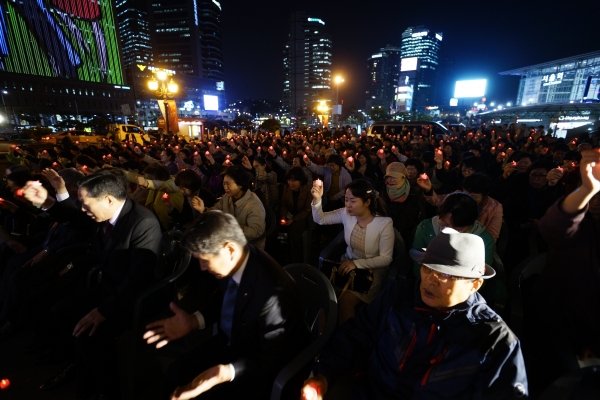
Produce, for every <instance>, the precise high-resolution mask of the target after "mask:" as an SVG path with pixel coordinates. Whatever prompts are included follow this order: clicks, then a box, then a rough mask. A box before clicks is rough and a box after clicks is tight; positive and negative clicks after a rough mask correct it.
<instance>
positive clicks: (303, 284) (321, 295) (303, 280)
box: [271, 264, 338, 400]
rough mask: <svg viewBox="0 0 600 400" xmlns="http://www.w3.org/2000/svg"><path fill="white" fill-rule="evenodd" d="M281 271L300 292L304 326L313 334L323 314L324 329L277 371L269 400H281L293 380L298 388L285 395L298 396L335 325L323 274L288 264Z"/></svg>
mask: <svg viewBox="0 0 600 400" xmlns="http://www.w3.org/2000/svg"><path fill="white" fill-rule="evenodd" d="M285 270H286V271H287V272H288V273H289V274H290V275H291V277H292V278H294V280H295V281H296V285H297V286H298V289H299V290H300V297H301V298H300V301H301V304H302V309H303V312H304V320H305V322H306V324H307V326H308V327H309V328H310V329H311V331H312V332H314V331H315V328H317V327H318V325H319V324H318V321H319V314H320V313H323V316H324V317H325V327H324V329H323V331H322V332H318V333H317V335H316V338H315V339H314V340H313V341H312V342H311V343H310V344H309V345H308V346H307V347H306V348H305V349H304V350H303V351H302V352H301V353H300V354H298V355H297V356H296V357H295V358H294V359H293V360H292V361H291V362H290V363H289V364H288V365H286V366H285V367H284V368H283V369H282V370H281V371H280V372H279V374H278V375H277V378H276V379H275V382H274V383H273V389H272V392H271V400H279V399H281V396H282V393H283V389H284V387H285V386H286V384H287V383H288V382H290V381H291V380H292V379H294V378H295V379H294V383H298V384H299V386H298V387H296V385H294V387H293V388H291V387H290V388H289V389H288V390H286V392H287V393H293V396H294V398H297V397H298V394H299V393H300V388H301V385H302V382H303V381H304V380H305V379H307V378H308V376H309V373H310V369H309V368H307V367H310V365H312V363H313V362H314V360H315V357H316V356H317V355H318V354H319V353H320V352H321V350H322V349H323V347H324V346H325V344H326V343H327V342H328V341H329V339H330V338H331V336H332V335H333V332H334V331H335V329H336V327H337V323H338V305H337V298H336V295H335V291H334V290H333V287H332V286H331V283H330V282H329V280H328V279H327V278H326V277H325V275H323V273H321V271H319V270H318V269H316V268H315V267H313V266H311V265H308V264H290V265H287V266H285ZM300 373H306V376H299V374H300ZM290 389H291V390H290Z"/></svg>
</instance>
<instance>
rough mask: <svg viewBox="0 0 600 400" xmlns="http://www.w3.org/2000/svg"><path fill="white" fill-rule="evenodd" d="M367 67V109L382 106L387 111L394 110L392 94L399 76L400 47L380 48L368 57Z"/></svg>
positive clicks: (394, 91) (388, 46)
mask: <svg viewBox="0 0 600 400" xmlns="http://www.w3.org/2000/svg"><path fill="white" fill-rule="evenodd" d="M367 69H368V72H369V89H368V90H367V102H366V108H367V110H368V109H370V108H372V107H374V106H382V107H384V108H385V109H386V110H388V111H392V110H395V109H396V105H395V101H394V94H395V93H396V88H397V87H398V79H399V77H400V48H399V47H395V46H392V45H387V46H386V47H384V48H382V49H380V50H379V52H378V53H375V54H373V55H372V56H371V57H369V58H368V60H367Z"/></svg>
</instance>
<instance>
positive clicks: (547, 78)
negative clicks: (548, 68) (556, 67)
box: [542, 72, 565, 86]
mask: <svg viewBox="0 0 600 400" xmlns="http://www.w3.org/2000/svg"><path fill="white" fill-rule="evenodd" d="M564 74H565V73H564V72H559V73H557V74H549V75H544V76H542V82H544V83H542V86H550V85H560V84H561V83H562V80H563V77H564Z"/></svg>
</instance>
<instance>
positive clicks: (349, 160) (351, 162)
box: [348, 156, 354, 165]
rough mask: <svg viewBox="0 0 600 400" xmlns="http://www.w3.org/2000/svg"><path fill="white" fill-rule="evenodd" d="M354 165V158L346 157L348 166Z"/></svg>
mask: <svg viewBox="0 0 600 400" xmlns="http://www.w3.org/2000/svg"><path fill="white" fill-rule="evenodd" d="M353 163H354V157H352V156H351V157H348V164H350V165H352V164H353Z"/></svg>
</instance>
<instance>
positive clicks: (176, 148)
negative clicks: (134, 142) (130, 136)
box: [135, 146, 179, 150]
mask: <svg viewBox="0 0 600 400" xmlns="http://www.w3.org/2000/svg"><path fill="white" fill-rule="evenodd" d="M135 147H137V146H135ZM175 150H179V146H175Z"/></svg>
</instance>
